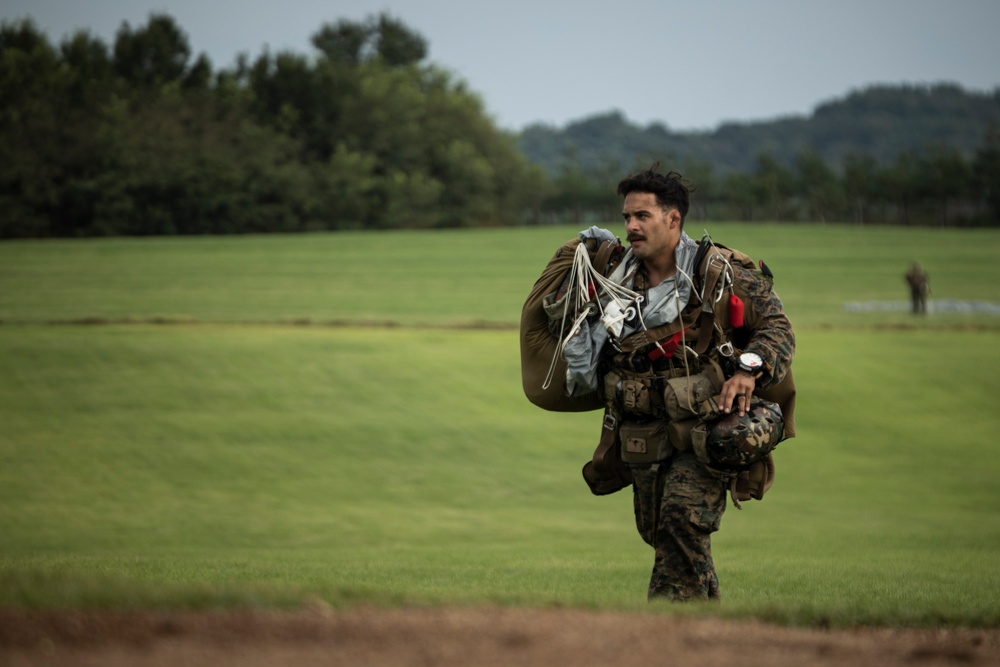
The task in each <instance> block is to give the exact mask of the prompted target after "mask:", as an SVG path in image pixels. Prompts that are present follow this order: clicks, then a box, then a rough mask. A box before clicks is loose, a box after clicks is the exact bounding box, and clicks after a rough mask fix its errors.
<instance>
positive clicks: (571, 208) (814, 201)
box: [544, 126, 1000, 226]
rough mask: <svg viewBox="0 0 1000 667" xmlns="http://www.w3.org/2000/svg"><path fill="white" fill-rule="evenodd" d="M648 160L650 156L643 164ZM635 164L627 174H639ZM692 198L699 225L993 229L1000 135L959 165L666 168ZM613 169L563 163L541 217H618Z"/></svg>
mask: <svg viewBox="0 0 1000 667" xmlns="http://www.w3.org/2000/svg"><path fill="white" fill-rule="evenodd" d="M649 159H652V158H649ZM640 166H641V165H640V164H635V165H634V166H633V168H639V167H640ZM672 166H674V167H676V168H677V169H678V170H679V171H681V172H682V173H683V174H684V176H685V177H686V178H687V179H688V180H689V181H690V182H691V184H692V185H693V187H694V190H695V195H694V196H693V197H692V209H691V211H690V213H689V216H690V217H692V218H694V219H701V220H739V221H748V222H749V221H764V220H767V221H777V222H788V221H809V222H831V223H855V224H899V225H924V226H926V225H936V226H998V225H1000V130H998V128H997V127H996V126H994V127H991V128H990V129H989V130H988V131H987V132H986V135H985V137H984V139H983V142H982V144H981V145H980V146H979V147H978V148H977V149H976V150H975V152H974V153H973V155H971V156H970V157H968V158H966V157H965V156H963V155H962V154H961V153H960V152H959V151H958V150H957V149H955V148H952V147H948V146H939V147H933V148H930V149H928V150H927V151H924V152H916V151H906V152H903V153H900V154H899V155H898V156H897V157H896V158H895V159H894V160H893V161H892V162H890V163H888V164H881V163H879V162H878V161H876V160H875V159H874V158H873V157H871V155H869V154H867V153H863V152H852V153H848V154H847V155H846V156H845V157H844V159H843V161H842V163H841V164H840V165H838V166H839V168H838V166H834V165H831V164H830V163H829V162H828V161H827V160H825V159H824V158H823V157H822V156H820V155H819V154H818V153H817V152H815V151H812V150H804V151H802V152H801V153H799V155H798V156H797V157H796V158H795V159H794V160H793V162H792V164H791V165H785V164H783V163H781V162H780V161H779V160H778V159H776V158H775V157H774V155H773V154H771V153H767V152H764V153H761V154H759V155H758V156H757V158H756V160H755V161H754V164H753V167H752V169H750V170H748V171H745V172H744V171H739V172H737V171H729V172H724V173H719V172H718V171H717V170H716V169H715V167H714V165H711V164H709V163H706V162H699V161H697V160H688V161H686V162H685V161H677V162H675V163H673V165H672ZM620 172H621V168H620V167H619V166H618V165H617V164H605V165H602V166H598V167H596V168H590V169H585V168H584V167H582V166H581V164H580V163H579V161H575V160H567V161H566V162H565V163H564V164H563V166H562V167H561V168H560V169H559V170H558V171H557V172H556V175H555V177H554V183H555V194H553V195H550V197H549V198H548V199H547V204H548V205H549V207H550V210H548V211H547V212H545V214H544V217H545V218H546V219H565V218H567V217H569V218H571V219H573V220H574V221H576V222H578V223H584V222H593V221H599V220H608V219H610V218H611V216H616V209H617V207H618V206H619V202H618V201H617V199H616V198H615V197H614V196H613V195H612V193H610V192H609V191H608V185H607V184H608V183H609V181H610V179H611V177H612V174H616V173H620Z"/></svg>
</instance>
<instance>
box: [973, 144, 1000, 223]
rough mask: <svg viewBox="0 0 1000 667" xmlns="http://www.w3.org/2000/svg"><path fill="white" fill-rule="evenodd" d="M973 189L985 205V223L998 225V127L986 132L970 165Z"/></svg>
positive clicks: (999, 204)
mask: <svg viewBox="0 0 1000 667" xmlns="http://www.w3.org/2000/svg"><path fill="white" fill-rule="evenodd" d="M972 173H973V187H974V191H975V192H976V195H977V196H978V198H979V199H980V200H981V201H983V202H984V203H985V205H986V215H987V216H988V219H987V223H988V224H991V225H997V224H1000V125H997V124H994V125H991V126H990V128H989V129H988V130H987V131H986V136H985V137H984V138H983V143H982V145H980V147H979V149H978V150H977V151H976V157H975V159H974V160H973V163H972Z"/></svg>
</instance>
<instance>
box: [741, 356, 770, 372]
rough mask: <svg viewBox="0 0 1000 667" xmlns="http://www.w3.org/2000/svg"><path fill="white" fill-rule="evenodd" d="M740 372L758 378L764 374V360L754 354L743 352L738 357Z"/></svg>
mask: <svg viewBox="0 0 1000 667" xmlns="http://www.w3.org/2000/svg"><path fill="white" fill-rule="evenodd" d="M740 370H741V371H746V372H747V373H749V374H750V375H752V376H754V377H755V378H756V377H760V374H761V373H763V372H764V360H763V359H761V358H760V355H759V354H757V353H756V352H744V353H743V354H741V355H740Z"/></svg>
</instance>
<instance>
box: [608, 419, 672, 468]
mask: <svg viewBox="0 0 1000 667" xmlns="http://www.w3.org/2000/svg"><path fill="white" fill-rule="evenodd" d="M618 438H619V440H620V441H621V448H622V450H621V455H622V461H624V462H626V463H656V462H657V461H663V460H664V459H667V458H670V456H671V455H672V454H673V453H674V448H673V447H672V446H671V444H670V440H669V439H668V437H667V425H666V423H665V422H663V421H660V420H657V421H652V422H641V423H636V422H631V423H628V422H626V423H622V424H621V426H619V431H618Z"/></svg>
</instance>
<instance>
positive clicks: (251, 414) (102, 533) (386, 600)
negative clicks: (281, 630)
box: [0, 224, 1000, 624]
mask: <svg viewBox="0 0 1000 667" xmlns="http://www.w3.org/2000/svg"><path fill="white" fill-rule="evenodd" d="M688 231H689V233H692V234H693V233H694V231H693V230H692V229H689V230H688ZM710 231H711V232H712V234H713V237H714V238H715V239H716V240H717V241H719V242H723V243H726V244H728V245H731V246H734V247H738V248H741V249H743V250H745V251H746V252H748V253H750V254H752V255H754V256H756V257H762V258H763V259H765V261H766V262H767V263H768V265H769V266H770V267H771V268H772V269H773V270H774V272H775V274H776V276H777V283H776V285H777V288H778V292H779V294H781V296H782V298H783V300H784V301H785V304H786V308H787V309H788V312H789V315H790V317H791V318H792V320H793V323H794V324H795V325H796V329H797V334H798V341H799V349H798V353H797V356H796V361H795V373H796V378H797V381H798V384H799V393H800V398H799V405H798V412H797V423H798V431H799V437H798V438H796V439H794V440H791V441H788V442H786V443H783V444H782V445H781V446H780V447H779V450H778V454H777V462H778V480H777V484H776V485H775V487H774V489H772V491H771V492H770V493H769V495H768V496H767V498H766V499H765V500H764V501H763V502H759V503H758V502H749V503H744V510H743V511H742V512H740V511H737V510H735V509H734V508H730V509H729V511H728V512H727V515H726V517H725V519H724V520H723V528H722V531H721V532H720V533H719V534H718V535H717V537H716V539H715V558H716V563H717V566H718V569H719V573H720V578H721V580H722V586H723V592H724V596H725V604H724V605H723V607H722V608H721V611H723V612H724V613H733V614H747V613H754V614H759V615H765V616H768V617H771V618H776V619H782V620H786V621H792V622H811V621H816V620H817V619H824V620H825V621H826V622H834V623H852V622H879V623H942V622H943V623H971V624H996V623H997V622H998V620H1000V618H998V617H1000V611H998V609H1000V606H998V604H997V603H998V599H997V591H998V590H1000V585H998V584H1000V581H998V579H1000V575H997V574H996V572H997V569H998V568H997V566H998V564H1000V563H998V560H1000V559H998V557H997V555H996V554H997V550H998V547H1000V518H998V517H1000V491H998V490H997V484H996V480H997V479H998V475H1000V457H998V456H997V455H996V453H995V452H994V448H995V445H994V440H995V437H996V436H995V434H996V433H997V432H1000V418H998V416H997V411H996V409H995V407H994V404H995V402H996V399H997V397H998V396H1000V391H998V390H1000V381H998V380H997V371H998V370H1000V345H998V342H1000V320H997V319H996V317H995V316H988V315H974V314H950V313H947V314H946V313H932V314H931V315H929V316H928V317H926V318H914V317H913V316H910V315H909V314H908V313H905V312H901V311H900V312H894V311H885V312H876V313H871V314H857V313H850V312H847V311H845V310H844V308H843V304H844V303H845V302H849V301H869V300H872V301H903V300H905V298H906V294H905V286H904V284H903V282H902V274H903V273H904V272H905V270H906V269H907V268H908V266H909V263H910V262H911V261H913V260H914V259H918V260H920V261H921V263H922V264H923V265H924V266H925V268H927V269H928V271H929V272H930V273H931V281H932V286H933V288H934V297H935V298H938V299H946V298H947V299H969V300H983V301H990V300H992V301H1000V288H997V287H996V285H997V284H998V283H997V280H998V278H1000V276H998V275H997V274H998V273H1000V271H998V269H997V268H996V267H995V266H994V265H993V263H992V256H993V255H994V254H995V253H996V251H997V250H998V249H1000V235H998V234H996V233H994V232H984V231H948V232H943V231H941V230H909V229H891V228H874V229H863V228H855V227H845V228H837V227H829V226H827V227H820V226H805V225H797V226H780V225H761V226H756V225H755V226H749V225H735V224H729V225H712V229H710ZM573 233H574V230H573V229H572V228H556V229H554V228H544V229H529V230H484V231H455V232H423V233H411V232H379V233H374V232H372V233H352V234H344V235H338V234H329V235H303V236H275V237H236V238H188V239H112V240H79V241H45V242H38V241H36V242H7V243H3V244H0V321H3V324H2V325H0V423H2V424H3V428H2V429H0V536H2V539H0V604H2V605H7V606H9V605H15V606H66V605H70V606H80V605H87V606H136V605H175V606H205V605H230V604H298V603H301V602H302V601H303V600H308V599H314V598H320V599H323V600H326V601H327V602H329V603H331V604H335V605H343V604H356V603H375V604H399V603H430V604H445V603H448V604H454V603H461V604H484V603H498V604H527V605H567V606H587V607H603V608H629V609H646V608H647V606H646V603H645V586H646V583H647V578H648V571H649V567H650V565H651V562H652V557H651V553H650V552H649V549H648V547H646V546H645V545H644V544H642V543H641V541H640V540H639V538H638V536H637V534H636V532H635V529H634V527H633V525H632V509H631V499H630V497H629V496H628V494H627V492H623V493H619V494H616V495H614V496H611V497H606V498H596V497H593V496H591V495H590V493H589V491H588V490H587V488H586V486H585V485H584V484H583V482H582V479H581V478H580V468H581V467H582V465H583V463H584V462H585V461H586V460H587V459H588V458H589V456H590V454H591V452H592V450H593V447H594V445H595V444H596V439H597V436H598V434H599V415H598V414H596V413H590V414H575V415H561V414H552V413H546V412H544V411H541V410H539V409H537V408H534V407H533V406H531V405H530V404H529V403H528V402H527V401H526V400H525V399H524V398H523V394H522V392H521V387H520V374H519V369H518V341H517V330H516V323H517V318H518V315H519V311H520V305H521V302H522V301H523V299H524V296H525V295H526V294H527V291H528V290H529V289H530V287H531V284H532V282H533V280H534V278H535V276H536V275H537V273H538V272H539V271H540V270H541V267H542V265H543V264H544V262H545V261H546V260H547V259H548V257H549V256H550V255H551V254H552V252H553V250H554V249H555V247H556V246H558V244H559V243H561V242H562V241H563V240H565V239H566V238H569V237H570V236H572V234H573ZM695 235H699V236H700V234H695ZM83 322H93V323H92V324H85V323H83ZM97 322H102V323H103V324H94V323H97ZM717 611H718V610H717Z"/></svg>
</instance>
